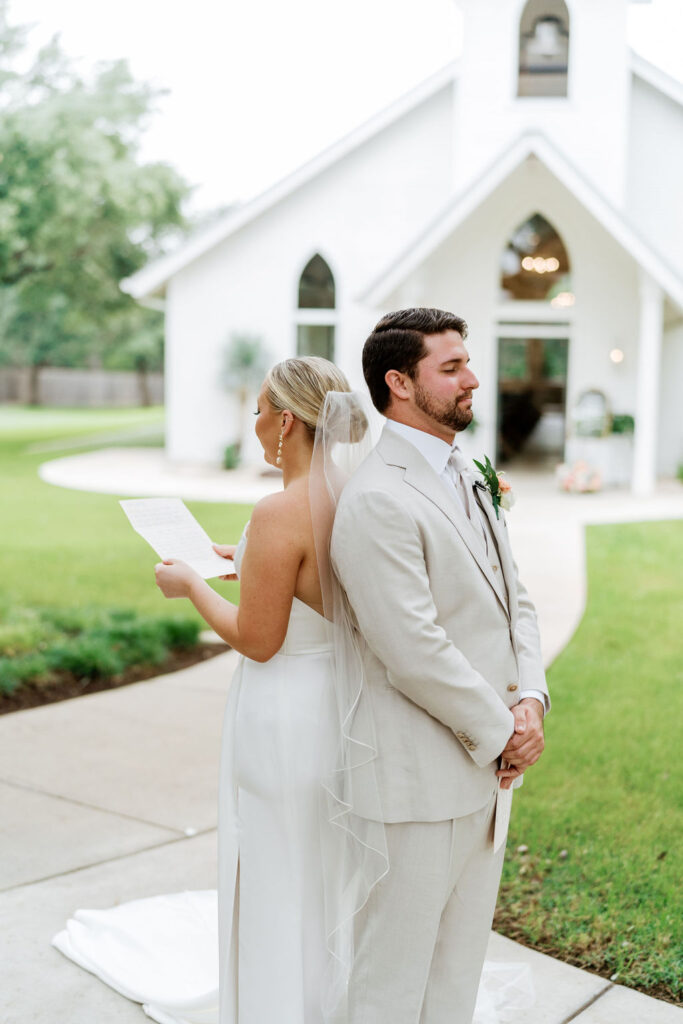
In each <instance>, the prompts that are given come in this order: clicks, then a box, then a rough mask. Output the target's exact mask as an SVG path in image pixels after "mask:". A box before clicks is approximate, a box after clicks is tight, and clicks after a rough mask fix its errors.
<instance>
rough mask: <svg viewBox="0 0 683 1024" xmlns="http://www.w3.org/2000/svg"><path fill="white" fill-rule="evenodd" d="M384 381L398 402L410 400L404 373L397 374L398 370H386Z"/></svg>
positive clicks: (410, 393) (408, 387)
mask: <svg viewBox="0 0 683 1024" xmlns="http://www.w3.org/2000/svg"><path fill="white" fill-rule="evenodd" d="M384 380H385V383H386V385H387V387H388V388H389V391H390V392H391V394H392V396H394V395H395V396H396V398H398V399H399V401H402V402H405V401H406V400H407V399H408V398H411V396H412V391H411V389H410V386H409V384H408V380H409V378H408V376H407V375H406V374H405V373H399V371H398V370H387V372H386V373H385V374H384Z"/></svg>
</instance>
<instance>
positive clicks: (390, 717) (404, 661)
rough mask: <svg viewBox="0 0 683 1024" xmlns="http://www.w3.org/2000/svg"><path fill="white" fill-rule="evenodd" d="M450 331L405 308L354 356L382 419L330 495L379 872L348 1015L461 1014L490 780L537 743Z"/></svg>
mask: <svg viewBox="0 0 683 1024" xmlns="http://www.w3.org/2000/svg"><path fill="white" fill-rule="evenodd" d="M466 337H467V326H466V324H465V322H464V321H463V320H461V319H460V317H457V316H454V315H453V314H452V313H446V312H442V311H441V310H437V309H406V310H400V311H399V312H396V313H389V314H388V315H387V316H385V317H383V318H382V319H381V320H380V321H379V323H378V324H377V326H376V327H375V329H374V331H373V332H372V334H371V335H370V337H369V338H368V340H367V341H366V343H365V347H364V350H363V371H364V374H365V380H366V382H367V385H368V388H369V390H370V395H371V397H372V400H373V402H374V404H375V406H376V408H377V409H378V410H379V412H381V413H382V414H383V415H384V416H386V418H387V423H386V426H385V428H384V431H383V433H382V436H381V438H380V440H379V443H378V444H377V446H376V448H375V449H374V451H373V452H372V454H371V455H370V456H369V458H368V459H367V460H366V461H365V462H364V463H363V465H362V466H361V467H360V468H359V469H358V470H357V471H356V473H355V474H354V476H353V477H352V478H351V480H350V481H349V483H348V484H347V485H346V487H345V488H344V491H343V493H342V496H341V499H340V502H339V507H338V510H337V514H336V518H335V523H334V532H333V537H332V559H333V563H334V566H335V570H336V572H337V575H338V576H339V579H340V580H341V583H342V585H343V587H344V590H345V591H346V594H347V597H348V600H349V603H350V605H351V608H352V610H353V613H354V616H355V619H356V624H357V627H358V632H359V634H360V637H361V645H362V653H363V661H364V670H365V687H366V694H367V699H369V700H370V702H371V704H372V708H373V714H374V721H375V729H376V734H377V759H376V760H375V762H374V768H375V770H376V773H377V779H378V783H379V790H380V799H381V804H382V818H383V821H384V822H385V830H386V838H387V847H388V853H389V864H390V869H389V872H388V874H387V875H386V877H385V878H384V879H383V880H382V881H381V882H380V883H379V884H378V885H376V886H375V888H374V889H373V890H372V892H371V894H370V898H369V900H368V902H367V903H366V905H365V907H364V908H363V910H362V911H361V912H360V913H359V914H358V915H357V917H356V926H357V932H356V958H355V962H354V968H353V973H352V977H351V982H350V987H349V1007H350V1012H349V1018H348V1020H349V1024H471V1020H472V1014H473V1011H474V1005H475V1000H476V994H477V987H478V984H479V977H480V974H481V969H482V964H483V961H484V955H485V951H486V944H487V939H488V935H489V930H490V927H491V921H492V917H493V911H494V907H495V901H496V894H497V890H498V884H499V880H500V872H501V867H502V859H503V850H504V843H503V844H502V845H501V846H499V848H498V849H496V848H494V842H493V829H494V821H495V814H496V804H497V797H498V786H499V785H500V786H501V787H502V788H507V787H509V786H511V785H512V784H513V781H514V780H515V779H516V778H518V777H520V776H521V774H522V773H523V772H524V770H525V769H526V768H528V767H529V766H530V765H532V764H534V763H535V762H536V761H537V760H538V758H539V757H540V755H541V753H542V751H543V716H544V713H545V711H546V709H547V707H548V706H549V705H548V697H547V688H546V683H545V676H544V672H543V664H542V661H541V652H540V646H539V637H538V629H537V625H536V615H535V612H534V609H533V606H532V604H531V602H530V600H529V597H528V595H527V592H526V590H525V589H524V588H523V587H522V585H521V583H520V582H519V580H518V578H517V568H516V565H515V563H514V561H513V559H512V555H511V552H510V545H509V539H508V534H507V526H506V523H505V519H504V515H503V512H502V511H501V512H500V518H497V517H496V514H495V510H494V508H493V505H492V501H491V496H490V493H489V492H488V491H487V490H485V489H484V488H482V487H480V486H475V487H473V486H472V483H473V478H471V477H470V473H469V469H468V468H466V467H467V463H466V460H465V459H464V458H463V456H462V455H461V453H460V451H459V449H458V448H457V447H456V445H455V442H456V440H457V433H458V432H459V431H461V430H464V429H465V428H466V427H467V425H468V424H469V423H470V422H471V420H472V393H473V391H474V390H475V388H477V387H478V386H479V382H478V381H477V378H476V377H475V375H474V373H473V372H472V371H471V370H470V368H469V366H468V362H469V357H468V354H467V350H466V348H465V344H464V342H465V338H466ZM502 759H504V764H505V769H504V770H502V769H501V763H503V761H502ZM354 795H356V794H354ZM357 809H358V810H359V813H361V815H362V814H363V809H362V793H361V794H359V795H358V800H357Z"/></svg>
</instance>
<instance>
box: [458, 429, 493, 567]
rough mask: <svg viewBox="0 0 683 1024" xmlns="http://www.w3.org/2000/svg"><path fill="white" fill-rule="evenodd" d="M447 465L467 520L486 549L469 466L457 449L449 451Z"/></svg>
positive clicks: (484, 531) (484, 533)
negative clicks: (480, 537) (479, 536)
mask: <svg viewBox="0 0 683 1024" xmlns="http://www.w3.org/2000/svg"><path fill="white" fill-rule="evenodd" d="M448 465H449V467H450V470H451V479H452V480H453V483H454V484H455V486H456V489H457V491H458V495H459V497H460V500H461V501H462V504H463V508H464V509H465V512H466V514H467V518H468V519H469V520H470V522H471V523H472V526H473V527H474V528H475V530H478V531H479V532H480V533H481V535H482V539H483V541H484V544H485V545H486V546H487V548H488V544H487V541H486V530H485V529H484V524H483V522H482V520H481V513H480V512H479V506H478V505H477V499H476V498H475V496H474V487H473V486H472V476H471V473H470V465H469V462H468V461H467V459H466V458H465V456H464V455H463V453H462V452H461V451H460V449H459V448H457V447H456V448H453V450H452V451H451V454H450V456H449V458H448Z"/></svg>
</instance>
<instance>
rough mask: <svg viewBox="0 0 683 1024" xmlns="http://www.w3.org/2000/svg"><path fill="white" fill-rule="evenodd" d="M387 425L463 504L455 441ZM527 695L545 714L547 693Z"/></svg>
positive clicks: (522, 692) (521, 695)
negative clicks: (455, 466)
mask: <svg viewBox="0 0 683 1024" xmlns="http://www.w3.org/2000/svg"><path fill="white" fill-rule="evenodd" d="M387 427H388V428H389V429H390V430H393V431H394V432H395V433H397V434H400V436H401V437H403V438H405V440H406V441H410V443H411V444H412V445H413V447H414V448H417V450H418V451H419V453H420V455H422V457H423V458H424V459H426V460H427V462H428V463H429V465H430V466H431V467H432V469H433V470H434V472H435V473H436V474H437V476H440V477H441V478H442V480H444V481H445V482H446V483H447V484H448V486H449V487H450V488H451V490H452V491H453V494H454V495H455V497H456V500H457V501H459V502H460V504H461V505H462V504H463V502H462V498H461V497H460V492H459V491H458V488H457V485H456V482H455V479H454V477H453V472H452V471H451V466H450V465H449V462H448V460H449V459H450V457H451V453H452V451H453V449H454V448H456V447H457V445H456V444H455V441H454V442H453V444H449V443H448V442H447V441H442V440H441V438H440V437H435V436H434V434H427V433H426V432H425V431H424V430H419V429H418V428H417V427H409V426H408V424H407V423H397V422H396V420H390V419H388V420H387ZM456 438H457V434H456ZM465 511H467V510H465ZM525 697H534V698H535V699H536V700H537V701H539V702H540V704H541V707H542V708H543V713H544V714H545V711H546V701H545V694H543V693H541V691H540V690H520V692H519V699H520V700H523V699H524V698H525Z"/></svg>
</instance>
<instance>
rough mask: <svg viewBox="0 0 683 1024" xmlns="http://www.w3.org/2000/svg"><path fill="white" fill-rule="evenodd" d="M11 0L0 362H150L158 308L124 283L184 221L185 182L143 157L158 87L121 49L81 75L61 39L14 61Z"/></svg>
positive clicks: (157, 345)
mask: <svg viewBox="0 0 683 1024" xmlns="http://www.w3.org/2000/svg"><path fill="white" fill-rule="evenodd" d="M6 12H7V2H6V0H0V64H1V65H2V69H3V70H2V72H1V73H0V93H1V95H2V100H1V101H0V330H1V332H2V334H1V336H0V362H5V363H12V364H14V365H18V366H29V367H33V368H34V376H35V375H36V374H37V372H38V370H39V368H40V367H41V366H45V365H71V366H73V365H101V364H105V365H106V364H111V363H112V362H113V363H114V364H117V365H122V364H124V365H125V364H126V361H128V362H127V365H128V366H130V367H131V368H137V369H138V370H140V369H141V368H144V369H149V368H154V367H153V365H152V364H154V366H158V364H159V361H160V353H161V345H162V337H163V324H162V317H161V314H160V313H159V312H157V311H154V310H149V309H143V308H141V307H140V306H138V305H137V304H136V303H135V302H134V300H133V299H131V298H130V297H129V296H127V295H125V294H124V293H123V292H122V291H121V290H120V288H119V281H120V280H121V279H122V278H124V277H128V276H130V275H131V274H133V273H135V271H136V270H138V269H139V268H140V267H141V266H142V265H143V264H144V263H145V262H146V261H147V260H148V259H150V258H151V257H153V256H155V255H157V254H159V253H160V252H162V251H163V250H164V248H165V246H166V245H167V244H168V242H169V241H170V240H171V238H173V237H174V236H177V234H178V233H179V231H180V230H181V229H182V228H183V227H184V220H183V216H182V213H181V203H182V200H183V199H184V198H185V196H186V195H187V193H188V188H187V186H186V184H185V183H184V182H183V181H182V179H181V178H180V177H179V176H178V174H177V173H176V172H175V171H174V170H173V169H172V168H171V167H169V166H168V165H166V164H163V163H148V164H144V163H142V162H141V160H140V157H139V140H140V136H141V133H142V132H143V130H144V128H145V126H146V124H147V122H148V120H149V117H150V116H151V114H152V113H153V110H154V105H155V102H156V99H157V97H158V95H159V93H158V91H155V90H154V89H152V88H151V87H150V86H148V85H146V84H140V83H137V82H135V81H134V80H133V78H132V77H131V74H130V72H129V70H128V67H127V65H126V63H125V62H123V61H117V62H114V63H107V64H101V65H99V66H98V67H97V68H96V69H95V70H94V71H93V72H92V74H91V75H90V76H89V77H84V76H82V75H81V74H80V73H78V72H77V71H76V70H75V68H74V67H73V65H72V64H71V63H70V61H69V60H68V59H67V58H66V57H65V56H64V55H63V53H62V52H61V50H60V48H59V45H58V42H57V41H56V40H53V41H52V42H51V43H50V44H49V45H48V46H46V47H44V48H43V49H42V50H40V51H39V52H38V53H37V54H36V55H35V57H34V58H33V60H32V62H31V63H30V66H29V68H28V70H24V71H21V72H19V71H16V70H13V68H15V67H16V63H17V59H18V58H19V57H20V56H22V55H24V54H25V51H26V49H27V45H28V37H27V32H26V30H24V29H21V28H17V27H14V26H9V25H8V23H7V17H6ZM145 353H146V354H145ZM36 383H37V380H36V379H34V388H35V385H36ZM34 395H35V390H34Z"/></svg>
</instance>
